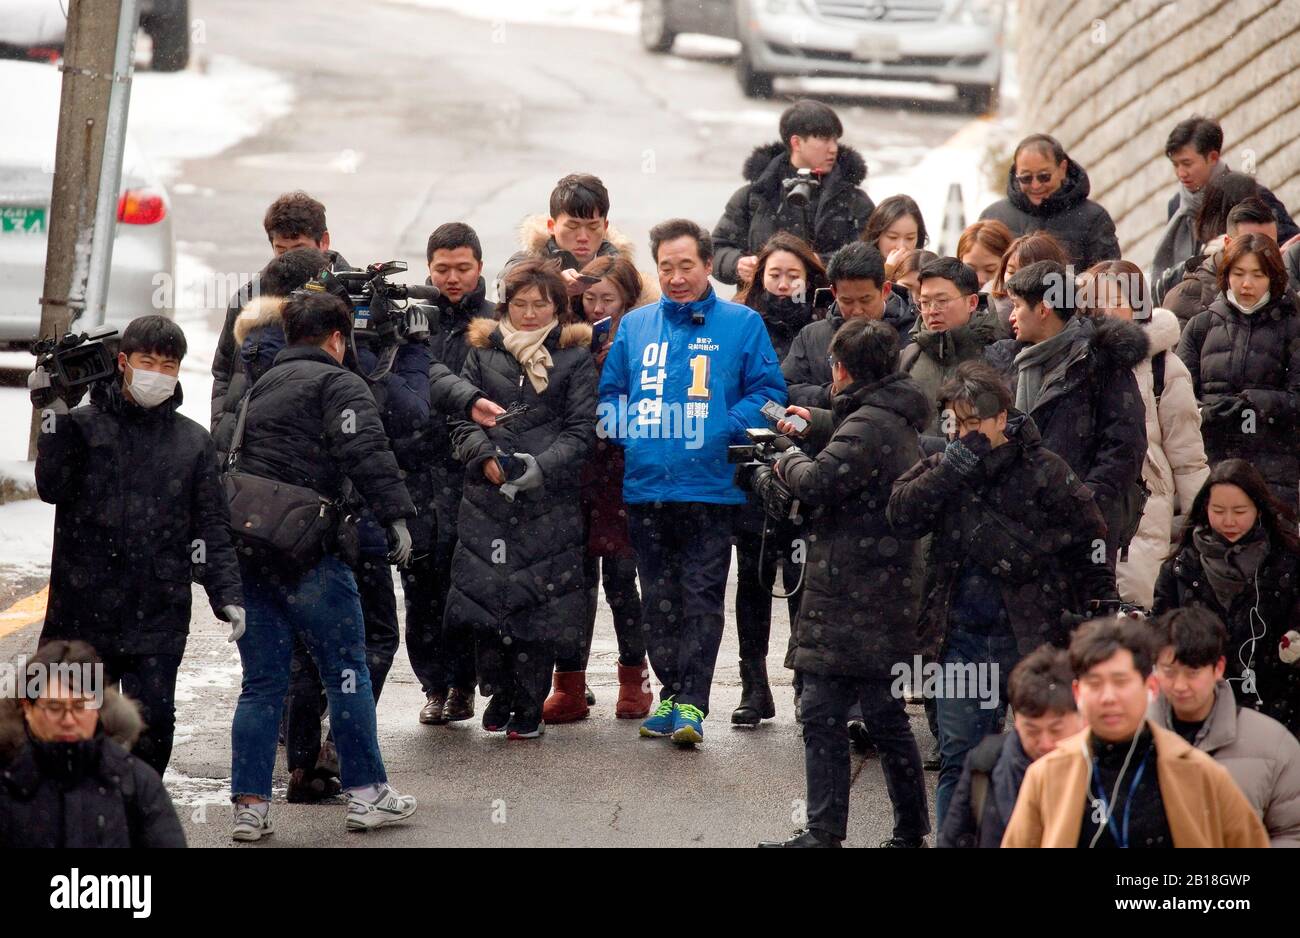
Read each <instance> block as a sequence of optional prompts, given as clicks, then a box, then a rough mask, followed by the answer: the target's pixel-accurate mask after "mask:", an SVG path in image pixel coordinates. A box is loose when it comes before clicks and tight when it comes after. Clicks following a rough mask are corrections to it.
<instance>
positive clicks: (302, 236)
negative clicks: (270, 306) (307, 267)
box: [211, 190, 351, 433]
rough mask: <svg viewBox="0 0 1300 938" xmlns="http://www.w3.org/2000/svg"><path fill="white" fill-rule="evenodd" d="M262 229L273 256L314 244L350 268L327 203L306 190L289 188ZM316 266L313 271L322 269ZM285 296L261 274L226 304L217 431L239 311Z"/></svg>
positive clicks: (217, 365) (216, 368)
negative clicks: (334, 240) (333, 234)
mask: <svg viewBox="0 0 1300 938" xmlns="http://www.w3.org/2000/svg"><path fill="white" fill-rule="evenodd" d="M262 229H263V230H264V231H265V232H266V239H267V241H269V242H270V244H271V255H272V258H273V259H274V258H276V257H279V256H280V255H281V254H284V253H285V252H286V251H292V250H293V249H294V248H315V249H316V250H318V251H320V252H322V253H323V254H324V255H325V256H326V258H328V260H329V268H330V270H351V268H350V267H349V266H348V262H347V261H345V260H344V259H343V256H342V255H341V254H339V253H338V252H337V251H334V250H331V249H330V233H329V226H328V225H327V224H326V221H325V206H324V205H322V204H321V203H320V202H318V201H316V200H315V199H313V198H312V197H311V196H309V195H308V194H307V193H305V192H303V191H301V190H296V191H294V192H286V193H285V194H284V195H282V196H280V197H279V198H277V199H276V200H275V201H274V202H272V203H271V204H270V206H268V207H267V210H266V215H265V216H264V217H263V218H262ZM319 272H320V271H319V270H317V271H315V272H314V273H319ZM262 294H266V295H268V296H283V295H284V294H282V293H273V292H271V290H269V289H267V287H266V286H265V285H264V284H263V283H262V274H258V275H257V276H256V277H254V278H253V279H252V280H250V281H248V282H247V283H245V284H244V285H243V286H242V287H240V288H239V289H238V290H236V291H235V293H234V295H233V296H232V297H231V298H230V302H229V304H227V306H226V321H225V323H224V324H223V325H222V327H221V335H220V337H219V338H218V339H217V351H216V354H215V355H213V358H212V423H211V429H212V432H213V433H215V432H216V431H217V426H218V424H219V423H220V422H221V415H222V412H223V407H224V404H225V401H226V396H227V392H228V391H229V388H230V385H231V383H232V381H234V380H235V379H236V376H237V374H238V372H239V361H238V358H239V355H238V352H239V349H238V345H237V343H236V342H235V320H236V319H237V318H238V317H239V314H240V312H241V311H242V310H243V309H244V308H245V307H246V306H248V304H249V303H251V302H252V301H253V300H254V299H255V298H256V297H258V296H261V295H262Z"/></svg>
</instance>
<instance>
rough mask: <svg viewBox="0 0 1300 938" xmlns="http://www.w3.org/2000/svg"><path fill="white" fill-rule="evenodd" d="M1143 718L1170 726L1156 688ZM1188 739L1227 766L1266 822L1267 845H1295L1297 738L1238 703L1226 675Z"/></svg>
mask: <svg viewBox="0 0 1300 938" xmlns="http://www.w3.org/2000/svg"><path fill="white" fill-rule="evenodd" d="M1147 718H1148V719H1149V720H1150V721H1151V723H1152V724H1153V725H1155V726H1159V727H1162V728H1163V729H1167V730H1171V729H1173V712H1172V708H1171V707H1170V706H1169V701H1168V700H1166V699H1165V696H1164V694H1161V695H1160V696H1159V697H1157V698H1156V699H1155V702H1154V703H1152V704H1151V707H1150V709H1149V710H1148V711H1147ZM1194 745H1195V746H1196V748H1197V749H1199V750H1201V752H1204V753H1206V754H1207V755H1210V756H1213V757H1214V761H1215V762H1217V763H1219V764H1220V765H1221V766H1223V767H1224V768H1225V769H1227V770H1228V774H1229V775H1231V776H1232V780H1233V781H1234V782H1236V783H1237V787H1238V788H1240V789H1241V791H1242V794H1244V795H1245V796H1246V800H1247V801H1249V802H1250V803H1251V806H1252V807H1253V808H1254V809H1255V812H1256V813H1257V814H1259V816H1260V818H1261V819H1262V820H1263V821H1264V826H1265V827H1266V828H1268V837H1269V845H1270V846H1273V847H1300V742H1297V741H1296V738H1295V737H1294V736H1292V735H1291V733H1290V731H1289V730H1288V729H1287V728H1286V727H1285V726H1283V725H1282V724H1281V723H1279V722H1277V720H1274V719H1273V718H1272V717H1267V716H1265V715H1264V714H1262V713H1256V712H1255V711H1254V710H1250V709H1247V708H1245V707H1238V706H1237V701H1236V699H1235V698H1234V697H1233V695H1232V688H1231V686H1230V685H1229V684H1228V682H1227V681H1219V686H1218V688H1217V689H1216V690H1215V700H1214V709H1213V710H1211V711H1210V716H1209V719H1207V720H1206V721H1205V724H1204V725H1203V726H1202V727H1201V729H1200V732H1199V733H1197V734H1196V740H1195V743H1194Z"/></svg>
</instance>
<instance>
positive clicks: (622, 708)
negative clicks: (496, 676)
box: [542, 255, 654, 723]
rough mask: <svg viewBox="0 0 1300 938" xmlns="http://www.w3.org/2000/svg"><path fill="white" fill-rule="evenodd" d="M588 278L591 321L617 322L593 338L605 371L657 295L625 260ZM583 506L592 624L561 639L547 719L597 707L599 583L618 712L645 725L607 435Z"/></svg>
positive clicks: (621, 517)
mask: <svg viewBox="0 0 1300 938" xmlns="http://www.w3.org/2000/svg"><path fill="white" fill-rule="evenodd" d="M581 276H583V277H596V278H599V279H598V280H596V281H594V282H591V283H590V285H589V286H588V287H587V289H586V291H585V292H584V293H583V294H582V308H583V313H584V314H585V315H586V317H587V322H589V323H591V324H592V326H593V327H596V326H597V324H598V323H601V321H602V320H604V319H605V318H606V317H608V318H609V323H608V326H609V329H608V331H605V332H603V334H602V332H601V330H603V329H604V326H603V325H601V326H600V327H599V328H598V329H597V331H596V335H595V336H594V337H593V339H592V355H593V356H594V357H595V360H596V370H597V372H598V373H599V371H600V369H601V368H602V367H603V366H604V364H605V354H606V352H607V351H608V350H609V346H610V343H612V342H613V341H614V333H615V331H616V330H617V329H618V323H619V320H620V319H621V318H622V317H623V314H624V313H625V312H627V311H628V310H629V309H631V308H633V307H634V306H640V305H643V304H645V303H647V302H651V301H652V300H653V299H654V297H652V296H644V295H643V282H642V279H641V275H640V274H638V273H637V270H636V268H635V267H634V266H633V265H632V262H631V261H629V260H627V259H626V258H623V257H620V256H616V255H611V256H607V257H598V258H596V259H595V260H593V261H592V262H591V263H590V264H588V265H587V266H586V267H584V268H583V269H582V272H581ZM582 509H583V515H584V517H585V520H586V524H587V562H586V578H587V619H586V622H585V623H581V624H579V625H578V626H577V629H582V628H583V627H584V626H585V631H583V632H582V633H581V634H576V635H573V636H570V635H567V634H566V635H565V636H564V639H562V640H561V643H560V647H559V650H558V654H557V655H556V659H555V686H554V690H553V691H552V692H551V695H550V696H549V697H547V698H546V703H545V705H544V706H543V711H542V712H543V718H544V719H545V720H546V722H547V723H571V722H573V721H575V720H582V719H585V718H586V716H587V714H588V712H589V710H590V707H591V705H592V704H594V703H595V702H596V701H595V696H594V695H593V694H592V693H591V691H590V689H588V687H587V658H588V655H589V654H590V652H591V639H592V635H593V633H594V632H595V627H596V609H597V605H598V601H599V586H601V585H603V586H604V588H605V599H606V601H607V602H608V603H609V608H610V612H611V613H613V616H614V634H615V636H616V637H617V639H618V703H617V704H615V707H614V713H615V715H616V716H618V717H620V718H622V719H628V720H639V719H641V718H643V717H644V716H646V714H648V713H649V712H650V707H651V705H652V704H653V702H654V695H653V694H651V693H650V666H649V664H648V663H647V661H646V639H645V632H644V631H643V629H642V625H641V596H640V593H639V592H638V591H637V585H636V554H635V553H634V552H633V550H632V544H631V541H630V540H629V538H628V533H627V509H626V508H625V507H624V505H623V448H622V447H621V446H618V445H617V444H615V443H612V442H611V441H609V440H602V439H600V438H599V434H597V440H596V449H595V452H594V454H593V455H592V457H591V459H590V460H588V462H587V464H586V466H585V467H584V469H583V473H582ZM575 631H576V630H575ZM569 639H572V641H568V640H569ZM566 645H567V650H566Z"/></svg>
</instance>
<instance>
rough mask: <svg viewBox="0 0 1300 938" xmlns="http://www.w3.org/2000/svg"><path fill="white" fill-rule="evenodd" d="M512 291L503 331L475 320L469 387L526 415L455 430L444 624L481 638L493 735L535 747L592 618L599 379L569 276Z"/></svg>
mask: <svg viewBox="0 0 1300 938" xmlns="http://www.w3.org/2000/svg"><path fill="white" fill-rule="evenodd" d="M503 288H504V289H503V298H502V301H501V303H500V304H499V309H500V315H501V318H500V320H491V319H475V320H474V321H473V322H471V323H470V327H469V330H468V333H467V335H468V339H469V344H470V346H471V348H470V352H469V355H468V356H467V357H466V359H465V368H464V370H463V371H462V377H464V378H465V379H466V380H468V381H469V382H470V383H472V384H473V385H474V386H475V387H478V388H480V389H481V390H482V391H483V393H484V394H486V395H487V397H488V398H489V399H490V400H493V401H496V402H497V403H499V404H501V405H502V406H503V407H520V406H523V405H526V406H527V410H526V411H524V412H523V413H521V414H520V415H519V416H517V417H514V418H512V419H510V420H508V421H506V422H503V423H501V424H500V425H498V426H497V427H494V428H493V429H490V430H487V429H484V428H483V427H480V426H479V425H478V424H476V423H473V422H471V421H468V420H458V421H453V422H452V424H451V435H452V441H453V442H454V444H455V446H456V455H457V457H458V458H459V459H460V460H461V462H462V463H464V465H465V492H464V495H463V496H462V499H461V507H460V516H459V519H458V523H457V538H458V540H457V543H456V552H455V554H454V555H453V558H452V565H451V577H452V586H451V592H450V593H449V595H448V597H447V611H446V617H447V621H454V622H457V623H465V624H468V625H472V626H473V627H474V628H475V629H476V631H477V632H478V636H479V637H478V646H479V647H478V668H479V683H480V685H481V687H482V690H483V692H484V693H485V694H489V695H491V697H492V701H491V702H490V703H489V704H488V706H487V708H486V709H485V710H484V713H483V727H484V728H485V729H487V730H488V731H496V730H501V729H504V730H505V731H506V735H507V736H508V738H510V739H533V738H536V737H538V736H540V735H541V734H542V732H543V730H544V724H543V722H542V703H543V701H544V700H545V698H546V692H547V690H548V689H549V688H550V685H551V671H552V668H553V667H554V664H555V654H556V645H557V643H563V644H564V646H565V647H566V648H567V647H569V646H572V645H576V644H577V643H578V642H579V641H580V640H581V634H582V632H583V621H584V619H585V617H586V605H587V600H586V588H585V583H586V581H585V578H584V575H583V559H584V547H585V544H584V538H583V533H584V529H583V523H582V507H581V501H580V497H581V496H580V486H579V479H580V474H581V470H582V466H583V463H584V462H585V461H586V459H587V457H588V456H589V455H590V453H591V450H592V447H593V445H594V444H595V440H596V399H597V398H596V369H595V366H594V365H593V363H592V357H591V327H590V326H589V325H587V324H586V323H575V324H573V325H568V326H561V325H560V323H559V322H558V321H557V319H556V314H557V312H561V311H563V310H565V309H566V308H567V305H568V300H567V297H566V293H565V287H564V281H563V280H562V279H561V278H560V276H559V273H558V272H557V271H555V270H554V269H552V268H551V267H547V266H545V264H544V263H543V262H541V261H525V262H523V263H520V264H518V265H516V266H515V267H514V268H512V269H511V271H510V273H509V274H507V275H506V278H505V282H504V284H503Z"/></svg>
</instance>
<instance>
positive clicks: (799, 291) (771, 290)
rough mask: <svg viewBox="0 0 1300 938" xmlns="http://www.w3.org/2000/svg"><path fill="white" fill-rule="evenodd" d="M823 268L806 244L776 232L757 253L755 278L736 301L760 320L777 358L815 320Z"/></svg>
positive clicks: (738, 295)
mask: <svg viewBox="0 0 1300 938" xmlns="http://www.w3.org/2000/svg"><path fill="white" fill-rule="evenodd" d="M828 285H829V284H828V282H827V280H826V268H825V266H823V265H822V262H821V258H819V257H818V256H817V252H815V251H814V250H813V249H812V247H810V246H809V244H808V243H807V242H806V241H804V240H803V239H802V238H799V237H796V236H795V235H792V234H789V233H787V232H784V231H782V232H778V233H777V234H774V235H772V237H771V238H769V239H768V241H767V244H765V245H763V249H762V250H761V251H759V252H758V262H757V264H756V265H755V267H754V279H753V280H752V281H750V282H748V283H745V284H743V285H742V286H741V288H740V290H739V292H737V293H736V302H737V303H743V304H744V305H745V306H748V307H749V308H750V309H752V310H754V311H755V312H756V313H758V314H759V315H760V316H762V317H763V324H764V325H765V326H767V335H768V338H770V339H771V340H772V347H773V348H774V349H775V350H776V354H777V357H778V358H785V356H786V354H787V353H788V352H789V351H790V345H791V343H793V342H794V337H795V336H796V335H798V334H799V330H800V329H802V328H803V327H804V326H806V325H808V323H810V322H812V321H813V319H814V318H815V313H814V309H813V299H814V297H815V296H816V293H817V291H818V290H819V289H821V288H822V287H825V286H828Z"/></svg>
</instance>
